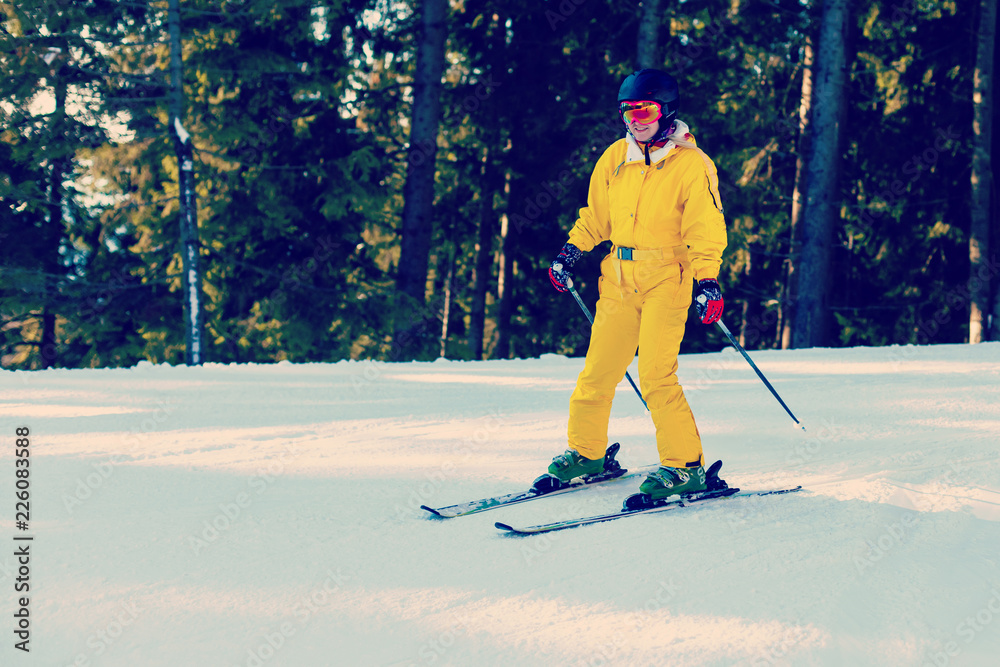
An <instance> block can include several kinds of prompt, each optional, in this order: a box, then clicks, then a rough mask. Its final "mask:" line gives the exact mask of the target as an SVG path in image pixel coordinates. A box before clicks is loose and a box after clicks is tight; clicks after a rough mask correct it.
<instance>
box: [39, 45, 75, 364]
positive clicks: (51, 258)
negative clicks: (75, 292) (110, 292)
mask: <svg viewBox="0 0 1000 667" xmlns="http://www.w3.org/2000/svg"><path fill="white" fill-rule="evenodd" d="M63 46H64V48H65V45H63ZM60 69H61V62H59V61H58V60H57V62H56V65H55V68H54V69H53V75H52V78H53V80H54V83H55V85H54V90H55V109H54V110H53V113H52V137H53V139H52V146H51V147H50V149H51V150H52V152H53V154H52V156H51V157H50V158H49V163H50V171H49V188H48V189H49V192H48V200H49V203H48V212H49V220H48V230H47V233H46V234H45V239H46V243H45V245H46V249H45V257H44V259H43V262H42V266H43V267H44V272H45V274H47V275H46V276H45V277H44V278H43V281H44V285H45V289H44V290H43V291H42V298H43V299H44V301H43V306H42V339H41V342H40V343H39V346H38V353H39V355H38V356H39V358H40V359H41V367H42V368H52V367H53V366H55V365H56V359H57V357H58V352H57V342H56V313H55V311H53V310H52V308H51V305H50V299H51V298H52V293H51V291H50V283H49V279H48V275H55V274H57V273H58V272H59V270H60V263H59V244H60V240H61V238H62V235H63V229H64V227H65V225H64V222H63V207H64V205H65V203H66V201H65V190H64V189H63V181H64V180H65V179H66V174H67V173H69V172H70V171H71V163H70V158H69V157H68V156H66V155H59V154H58V148H57V146H58V145H59V142H60V141H63V140H64V137H65V136H67V134H68V128H67V116H66V96H67V94H68V88H69V87H68V85H67V83H66V78H65V77H64V76H62V75H61V74H60V72H59V70H60Z"/></svg>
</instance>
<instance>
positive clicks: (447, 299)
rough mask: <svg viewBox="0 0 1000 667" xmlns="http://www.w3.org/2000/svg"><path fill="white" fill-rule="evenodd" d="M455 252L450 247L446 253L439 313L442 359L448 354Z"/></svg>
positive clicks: (440, 354) (440, 353)
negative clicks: (442, 304) (446, 269)
mask: <svg viewBox="0 0 1000 667" xmlns="http://www.w3.org/2000/svg"><path fill="white" fill-rule="evenodd" d="M455 252H456V248H454V247H453V248H452V249H451V252H449V253H448V273H447V274H445V278H444V290H443V292H444V295H443V298H444V307H443V312H442V313H441V340H440V342H441V345H440V349H439V354H438V356H439V357H440V358H442V359H444V358H445V357H446V356H447V354H448V321H449V320H450V319H451V284H452V281H454V279H455Z"/></svg>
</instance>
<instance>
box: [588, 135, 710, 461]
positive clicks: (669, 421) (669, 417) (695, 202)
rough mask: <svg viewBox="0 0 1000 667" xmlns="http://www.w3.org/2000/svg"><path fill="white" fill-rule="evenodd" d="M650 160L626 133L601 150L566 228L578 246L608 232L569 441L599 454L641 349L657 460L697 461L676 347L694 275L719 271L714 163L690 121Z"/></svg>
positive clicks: (705, 275)
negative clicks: (584, 196) (583, 201)
mask: <svg viewBox="0 0 1000 667" xmlns="http://www.w3.org/2000/svg"><path fill="white" fill-rule="evenodd" d="M677 125H678V128H677V129H676V130H675V132H674V134H672V135H671V137H670V139H671V140H670V141H668V143H667V144H666V146H664V147H662V148H657V149H655V150H652V151H651V152H650V154H649V162H650V164H649V165H647V164H646V158H645V155H644V153H643V151H642V149H641V148H640V147H639V145H638V144H637V143H636V142H635V140H634V139H633V138H632V137H631V136H628V137H626V138H624V139H620V140H619V141H616V142H615V143H614V144H612V145H611V146H610V147H609V148H608V149H607V150H606V151H605V152H604V155H602V156H601V158H600V160H598V162H597V166H596V167H595V168H594V173H593V175H592V176H591V179H590V191H589V194H588V200H587V206H586V208H582V209H580V217H579V219H578V220H577V221H576V224H575V225H574V227H573V229H572V230H571V231H570V234H569V242H570V243H572V244H573V245H575V246H576V247H578V248H579V249H580V250H582V251H584V252H588V251H590V250H592V249H593V248H594V246H596V245H597V244H599V243H601V242H603V241H607V240H610V241H611V242H612V244H613V247H612V250H611V253H609V254H608V256H607V257H605V258H604V260H603V261H602V262H601V278H600V282H599V291H600V298H599V300H598V302H597V313H596V315H595V318H594V326H593V327H592V329H591V334H590V347H589V349H588V350H587V359H586V362H585V364H584V368H583V371H582V372H581V373H580V376H579V378H578V379H577V385H576V390H575V391H574V392H573V395H572V397H571V398H570V409H569V429H568V435H569V446H570V448H571V449H574V450H576V451H577V452H579V453H580V454H582V455H583V456H585V457H587V458H589V459H599V458H601V457H603V456H604V450H605V449H606V448H607V445H608V419H609V417H610V415H611V400H612V398H614V394H615V388H616V387H617V386H618V383H619V382H621V380H622V378H624V376H625V371H626V370H627V368H628V365H629V364H630V363H631V362H632V359H633V358H634V357H635V354H636V348H638V351H639V386H640V389H641V391H642V394H643V398H644V399H645V400H646V403H647V405H648V406H649V410H650V413H651V414H652V417H653V424H654V425H655V427H656V445H657V450H658V452H659V456H660V464H661V465H664V466H671V467H691V466H696V465H703V464H704V459H703V455H702V447H701V436H700V435H699V433H698V428H697V426H696V425H695V421H694V416H693V415H692V414H691V409H690V408H689V407H688V403H687V399H686V398H685V397H684V391H683V389H682V388H681V386H680V384H678V382H677V353H678V350H679V349H680V344H681V339H682V338H683V337H684V324H685V321H686V320H687V314H688V308H689V307H690V305H691V295H692V291H693V281H695V280H701V279H704V278H717V277H718V275H719V266H720V265H721V263H722V251H723V250H724V249H725V247H726V225H725V219H724V218H723V215H722V202H721V198H720V197H719V183H718V176H717V174H716V169H715V164H714V163H713V162H712V161H711V159H709V157H708V156H707V155H705V153H704V152H702V151H701V149H699V148H697V147H696V146H695V144H694V137H692V136H691V135H690V134H688V133H687V129H688V128H687V126H686V125H685V124H684V123H682V122H680V121H678V122H677Z"/></svg>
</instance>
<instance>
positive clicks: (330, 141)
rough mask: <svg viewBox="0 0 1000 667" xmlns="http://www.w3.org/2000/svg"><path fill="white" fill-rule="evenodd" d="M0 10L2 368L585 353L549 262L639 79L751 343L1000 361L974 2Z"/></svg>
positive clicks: (703, 330) (376, 3)
mask: <svg viewBox="0 0 1000 667" xmlns="http://www.w3.org/2000/svg"><path fill="white" fill-rule="evenodd" d="M0 8H2V14H0V20H2V25H0V39H2V49H0V61H2V68H3V77H2V83H0V86H2V89H0V365H2V367H3V368H5V369H42V368H96V367H128V366H133V365H135V364H136V363H138V362H139V361H142V360H148V361H150V362H153V363H170V364H201V363H206V362H213V363H248V362H256V363H269V362H278V361H285V360H287V361H290V362H294V363H300V362H331V361H338V360H343V359H374V360H382V361H408V360H432V359H436V358H438V357H446V358H448V359H457V360H472V359H505V358H526V357H537V356H540V355H543V354H549V353H555V354H564V355H572V356H579V355H582V354H584V353H585V352H586V349H587V344H588V339H589V324H588V322H587V320H586V318H585V317H584V315H583V313H582V312H581V310H580V308H579V307H578V306H577V304H576V303H575V302H574V300H573V299H572V298H571V296H569V295H567V294H561V293H558V292H556V291H555V290H553V289H552V286H551V285H550V283H549V279H548V276H547V270H548V267H549V263H550V262H551V261H552V260H553V258H554V257H555V255H556V253H558V251H559V249H560V247H561V246H562V245H563V243H565V241H566V238H567V233H568V231H569V229H570V228H571V227H572V226H573V224H574V222H575V220H576V219H577V216H578V212H579V209H580V208H581V207H583V206H585V205H586V199H587V189H588V184H589V179H590V174H591V171H592V170H593V167H594V165H595V163H596V161H597V158H598V157H599V156H600V155H601V154H602V152H603V151H604V149H605V148H606V147H607V146H608V145H609V144H611V143H612V142H614V141H615V140H617V139H619V138H621V137H622V136H624V126H623V125H622V122H621V120H620V118H619V115H618V109H617V93H618V87H619V85H620V84H621V82H622V80H623V79H624V77H625V76H627V75H628V74H630V73H631V72H633V71H635V70H637V69H640V68H643V67H654V68H658V69H662V70H664V71H666V72H669V73H670V74H672V75H673V76H675V77H676V78H677V80H678V81H679V84H680V94H681V107H680V114H679V118H680V119H681V120H683V121H684V122H686V123H687V124H688V125H689V126H690V128H691V132H692V134H694V136H695V137H696V139H697V142H698V146H699V147H701V148H702V149H704V151H705V152H706V153H707V154H708V155H709V156H711V158H712V159H713V160H714V161H715V163H716V165H717V167H718V171H719V181H720V191H721V194H722V198H723V205H724V208H725V217H726V225H727V229H728V234H729V245H728V247H727V249H726V252H725V255H724V257H723V264H722V273H721V275H720V277H719V281H720V283H721V285H722V289H723V293H724V296H725V312H724V314H723V319H724V321H725V323H726V325H727V326H728V327H729V329H730V330H732V332H733V333H734V335H736V336H738V337H739V340H740V341H741V342H742V343H743V345H744V346H745V347H746V348H747V349H750V350H761V349H785V348H805V347H848V346H889V345H909V344H913V345H928V344H947V343H980V342H985V341H996V340H1000V252H998V247H1000V229H998V224H997V220H998V215H997V212H998V202H997V192H996V181H995V179H994V177H993V167H994V165H995V164H996V163H995V161H994V160H993V157H996V156H997V155H998V151H997V148H998V143H1000V138H998V136H997V133H996V132H994V131H993V127H992V125H993V118H994V116H995V112H994V109H995V108H996V107H997V100H998V94H997V87H996V85H995V72H996V71H997V61H998V59H1000V53H998V51H997V49H996V48H995V36H996V27H997V11H996V0H643V1H642V2H639V1H638V0H409V1H406V2H401V1H396V0H329V1H325V2H324V1H322V0H267V1H264V0H214V1H209V0H153V1H149V2H146V1H140V0H120V1H106V0H80V1H70V0H44V1H43V0H24V1H21V0H10V1H5V2H0ZM609 247H610V244H607V243H606V244H604V246H602V247H599V248H596V249H595V250H594V251H593V252H591V253H588V254H587V255H585V256H584V258H583V259H581V260H580V261H579V262H578V263H577V265H576V267H575V269H574V274H575V278H574V280H575V284H576V288H577V289H578V291H579V293H580V295H581V297H582V298H583V300H584V301H585V302H586V303H587V304H588V306H589V307H591V308H592V307H593V304H594V303H595V302H596V300H597V279H598V275H599V266H598V265H599V263H600V260H601V258H602V256H603V255H605V254H606V253H607V249H608V248H609ZM726 344H727V341H726V339H725V337H724V336H723V335H722V333H721V332H720V331H719V329H718V328H716V327H710V326H703V325H701V324H700V323H698V322H697V321H696V320H695V318H693V317H692V318H691V319H690V320H689V322H688V333H687V335H686V337H685V340H684V343H683V347H682V350H681V351H682V352H687V353H692V352H702V351H713V350H719V349H721V348H722V347H723V346H724V345H726Z"/></svg>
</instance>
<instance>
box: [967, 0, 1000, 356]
mask: <svg viewBox="0 0 1000 667" xmlns="http://www.w3.org/2000/svg"><path fill="white" fill-rule="evenodd" d="M996 21H997V2H996V0H980V3H979V35H978V43H977V46H976V70H975V73H974V76H973V83H972V85H973V88H972V178H971V180H972V224H971V227H970V232H969V296H970V302H971V303H970V308H969V310H970V312H969V342H970V343H981V342H983V341H984V340H989V338H990V330H989V329H990V328H989V324H988V313H989V312H990V285H991V283H992V282H994V281H993V278H994V276H993V273H995V271H993V270H992V269H991V266H992V265H993V262H991V261H990V259H991V258H992V253H991V248H990V231H991V230H990V211H991V209H990V194H991V191H992V190H993V169H992V164H991V161H990V151H991V150H992V148H993V146H992V144H993V136H992V135H993V54H994V53H993V52H994V41H995V38H996Z"/></svg>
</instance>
